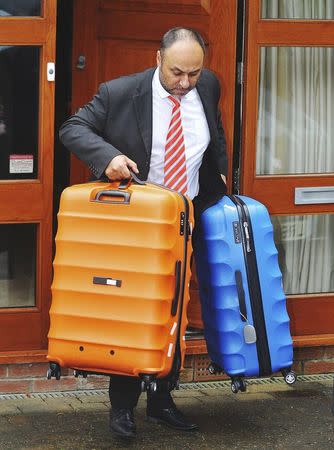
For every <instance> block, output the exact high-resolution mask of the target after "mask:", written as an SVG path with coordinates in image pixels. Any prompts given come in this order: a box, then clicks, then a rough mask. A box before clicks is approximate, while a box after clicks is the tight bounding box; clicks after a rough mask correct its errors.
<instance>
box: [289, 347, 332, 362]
mask: <svg viewBox="0 0 334 450" xmlns="http://www.w3.org/2000/svg"><path fill="white" fill-rule="evenodd" d="M324 354H325V347H304V348H295V350H294V354H293V356H294V360H295V361H304V360H310V359H322V358H323V357H324Z"/></svg>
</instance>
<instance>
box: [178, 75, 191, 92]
mask: <svg viewBox="0 0 334 450" xmlns="http://www.w3.org/2000/svg"><path fill="white" fill-rule="evenodd" d="M180 84H181V86H182V88H183V89H187V88H188V87H189V85H190V83H189V77H188V75H187V74H184V75H183V76H182V78H181V81H180Z"/></svg>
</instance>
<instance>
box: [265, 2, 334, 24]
mask: <svg viewBox="0 0 334 450" xmlns="http://www.w3.org/2000/svg"><path fill="white" fill-rule="evenodd" d="M261 17H262V18H263V19H304V20H309V19H315V20H324V19H334V2H333V1H332V0H329V1H328V0H307V1H306V0H262V8H261Z"/></svg>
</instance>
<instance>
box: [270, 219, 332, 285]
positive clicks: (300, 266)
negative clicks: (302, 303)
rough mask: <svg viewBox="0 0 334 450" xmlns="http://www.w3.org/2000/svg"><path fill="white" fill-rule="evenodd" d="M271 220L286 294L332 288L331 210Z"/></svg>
mask: <svg viewBox="0 0 334 450" xmlns="http://www.w3.org/2000/svg"><path fill="white" fill-rule="evenodd" d="M271 220H272V223H273V226H274V236H275V242H276V246H277V249H278V254H279V263H280V267H281V270H282V274H283V285H284V290H285V292H286V294H314V293H328V292H334V234H333V230H334V214H322V215H304V216H272V217H271Z"/></svg>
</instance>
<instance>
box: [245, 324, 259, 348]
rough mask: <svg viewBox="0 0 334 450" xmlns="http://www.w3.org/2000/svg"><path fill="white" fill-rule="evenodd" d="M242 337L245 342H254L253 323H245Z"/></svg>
mask: <svg viewBox="0 0 334 450" xmlns="http://www.w3.org/2000/svg"><path fill="white" fill-rule="evenodd" d="M244 339H245V342H246V344H254V343H255V342H256V331H255V328H254V327H253V325H250V324H247V325H245V327H244Z"/></svg>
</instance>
